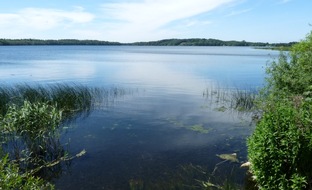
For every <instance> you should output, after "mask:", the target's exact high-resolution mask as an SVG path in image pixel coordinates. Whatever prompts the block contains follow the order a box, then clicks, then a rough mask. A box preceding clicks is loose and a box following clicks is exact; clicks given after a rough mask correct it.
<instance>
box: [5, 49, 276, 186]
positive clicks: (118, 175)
mask: <svg viewBox="0 0 312 190" xmlns="http://www.w3.org/2000/svg"><path fill="white" fill-rule="evenodd" d="M277 54H278V52H275V51H269V50H257V49H252V48H248V47H247V48H246V47H243V48H241V47H127V46H116V47H115V46H21V47H15V46H12V47H0V76H1V77H0V83H1V84H5V85H8V84H9V85H10V84H19V83H25V82H26V83H30V84H33V83H34V84H38V83H39V84H48V83H70V84H71V83H77V84H84V85H88V86H96V87H103V88H112V87H118V88H121V89H125V92H126V93H123V94H122V95H117V96H114V97H112V98H111V99H110V103H109V104H105V105H99V106H98V108H97V109H95V110H94V111H93V112H91V114H90V115H89V116H88V117H81V118H78V119H76V120H75V121H73V122H72V123H70V124H68V127H67V129H66V130H65V132H64V134H63V135H62V141H63V142H64V144H65V143H68V142H69V145H68V146H69V152H70V153H71V154H73V155H74V154H76V153H78V152H80V151H81V150H83V149H85V150H86V151H87V154H86V155H85V156H83V157H80V158H77V159H74V160H73V161H72V162H71V163H70V165H69V166H68V167H64V170H63V171H62V172H61V173H60V174H59V176H58V177H56V178H54V179H52V182H53V183H54V184H56V188H57V189H130V188H131V187H132V189H140V188H141V187H144V188H145V189H161V188H163V189H170V188H168V187H174V186H176V187H177V186H179V188H185V189H190V187H191V186H198V185H199V182H198V181H196V180H210V181H212V182H214V183H222V182H224V181H225V179H230V180H231V181H233V182H234V183H237V184H240V185H242V186H243V185H244V183H245V175H244V174H245V170H242V169H240V168H239V166H240V163H231V162H224V163H222V164H219V163H220V162H221V161H222V160H221V159H220V158H219V157H217V156H216V154H224V153H237V155H238V159H239V161H240V162H243V161H246V154H247V153H246V143H245V142H246V137H247V136H248V135H250V133H251V132H252V127H251V126H250V118H249V116H246V115H242V114H238V113H234V112H232V111H229V110H227V111H225V112H221V111H217V110H216V109H215V108H217V107H218V106H220V105H218V103H216V102H215V101H214V100H211V98H207V96H203V93H204V92H205V90H206V89H217V88H235V89H246V88H249V89H257V88H259V87H261V86H262V85H263V82H264V67H265V65H266V64H267V62H268V61H270V60H272V58H275V57H276V56H277ZM196 127H197V128H198V127H200V128H203V129H205V133H202V132H198V131H196V130H194V129H196ZM64 146H65V145H64ZM216 166H217V168H216ZM214 169H216V170H215V171H214Z"/></svg>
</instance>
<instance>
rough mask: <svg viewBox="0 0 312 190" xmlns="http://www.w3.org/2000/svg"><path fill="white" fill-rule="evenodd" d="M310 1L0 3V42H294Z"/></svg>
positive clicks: (307, 18)
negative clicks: (185, 40)
mask: <svg viewBox="0 0 312 190" xmlns="http://www.w3.org/2000/svg"><path fill="white" fill-rule="evenodd" d="M311 10H312V1H311V0H87V1H86V0H75V1H74V0H53V1H51V0H11V1H8V0H0V38H13V39H16V38H18V39H21V38H36V39H96V40H105V41H118V42H136V41H152V40H160V39H167V38H217V39H221V40H246V41H257V42H290V41H299V40H301V39H303V38H304V37H305V35H306V34H307V33H309V32H310V31H311V30H312V26H311V24H312V11H311Z"/></svg>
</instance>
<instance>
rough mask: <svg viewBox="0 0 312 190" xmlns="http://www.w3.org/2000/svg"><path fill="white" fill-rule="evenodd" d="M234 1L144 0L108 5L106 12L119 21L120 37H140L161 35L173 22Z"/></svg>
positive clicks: (107, 15) (105, 5)
mask: <svg viewBox="0 0 312 190" xmlns="http://www.w3.org/2000/svg"><path fill="white" fill-rule="evenodd" d="M233 1H235V0H192V1H176V0H144V1H141V2H133V3H131V2H130V3H129V2H126V3H125V2H121V3H106V4H103V5H102V8H103V12H104V14H105V16H106V17H107V18H110V19H112V20H115V21H119V22H118V24H116V23H115V26H114V27H117V28H118V29H119V35H122V34H123V35H127V34H128V35H129V34H131V35H138V37H140V36H139V35H140V34H143V33H144V34H148V33H154V34H155V33H161V31H162V30H164V28H162V27H163V26H165V25H167V24H169V23H171V22H174V21H177V20H182V19H187V18H190V17H193V16H196V15H199V14H202V13H205V12H209V11H212V10H214V9H216V8H218V7H220V6H222V5H224V4H228V3H230V2H233ZM193 24H194V23H193ZM190 25H192V23H189V26H190ZM117 28H116V29H117ZM167 32H168V31H167Z"/></svg>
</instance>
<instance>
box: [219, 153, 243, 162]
mask: <svg viewBox="0 0 312 190" xmlns="http://www.w3.org/2000/svg"><path fill="white" fill-rule="evenodd" d="M217 156H218V157H219V158H221V159H223V160H228V161H231V162H237V163H238V162H239V161H238V159H237V154H236V153H233V154H217Z"/></svg>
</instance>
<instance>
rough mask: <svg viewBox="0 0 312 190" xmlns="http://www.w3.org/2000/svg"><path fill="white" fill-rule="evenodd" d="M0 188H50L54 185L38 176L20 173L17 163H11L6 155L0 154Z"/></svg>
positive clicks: (33, 189) (40, 189)
mask: <svg viewBox="0 0 312 190" xmlns="http://www.w3.org/2000/svg"><path fill="white" fill-rule="evenodd" d="M0 189H22V190H28V189H32V190H42V189H49V190H51V189H54V186H53V185H52V184H50V183H47V182H45V181H44V180H42V179H41V178H39V177H35V176H33V175H30V174H27V173H21V171H20V169H19V167H18V165H17V164H14V163H12V162H11V161H10V160H9V158H8V155H5V156H2V155H0Z"/></svg>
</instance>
